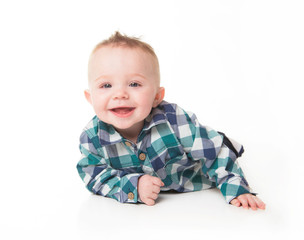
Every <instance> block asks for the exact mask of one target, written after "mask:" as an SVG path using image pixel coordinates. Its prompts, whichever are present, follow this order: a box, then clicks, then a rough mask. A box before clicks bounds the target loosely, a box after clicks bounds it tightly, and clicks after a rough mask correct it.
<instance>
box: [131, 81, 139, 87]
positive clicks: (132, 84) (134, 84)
mask: <svg viewBox="0 0 304 240" xmlns="http://www.w3.org/2000/svg"><path fill="white" fill-rule="evenodd" d="M129 86H130V87H139V86H140V84H138V83H136V82H132V83H131V84H130V85H129Z"/></svg>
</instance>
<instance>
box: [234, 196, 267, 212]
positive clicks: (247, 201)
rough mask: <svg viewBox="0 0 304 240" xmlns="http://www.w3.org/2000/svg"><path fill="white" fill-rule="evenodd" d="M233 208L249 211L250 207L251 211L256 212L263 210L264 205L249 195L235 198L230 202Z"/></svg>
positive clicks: (255, 197)
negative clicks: (241, 207)
mask: <svg viewBox="0 0 304 240" xmlns="http://www.w3.org/2000/svg"><path fill="white" fill-rule="evenodd" d="M230 203H231V204H232V205H233V206H236V207H240V206H243V208H246V209H249V207H251V209H252V210H257V209H258V208H260V209H263V210H265V206H266V205H265V203H264V202H263V201H262V200H261V199H259V198H258V197H257V196H254V195H252V194H250V193H245V194H242V195H240V196H238V197H236V198H234V199H233V200H232V201H231V202H230Z"/></svg>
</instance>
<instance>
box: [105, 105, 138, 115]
mask: <svg viewBox="0 0 304 240" xmlns="http://www.w3.org/2000/svg"><path fill="white" fill-rule="evenodd" d="M134 110H135V108H134V107H119V108H112V109H110V111H111V112H112V113H113V114H115V115H116V116H118V117H129V116H130V115H132V113H133V112H134Z"/></svg>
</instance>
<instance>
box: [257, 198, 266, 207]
mask: <svg viewBox="0 0 304 240" xmlns="http://www.w3.org/2000/svg"><path fill="white" fill-rule="evenodd" d="M254 200H255V202H256V204H257V206H258V208H260V209H263V210H264V209H265V207H266V204H265V203H264V202H263V201H262V200H261V199H259V198H258V197H255V198H254Z"/></svg>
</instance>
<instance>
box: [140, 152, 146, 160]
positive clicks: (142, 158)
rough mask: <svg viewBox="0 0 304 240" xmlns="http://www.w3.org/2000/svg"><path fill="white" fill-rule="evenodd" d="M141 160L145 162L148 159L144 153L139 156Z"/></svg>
mask: <svg viewBox="0 0 304 240" xmlns="http://www.w3.org/2000/svg"><path fill="white" fill-rule="evenodd" d="M139 159H140V160H142V161H144V160H145V159H146V154H144V153H141V154H139Z"/></svg>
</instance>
